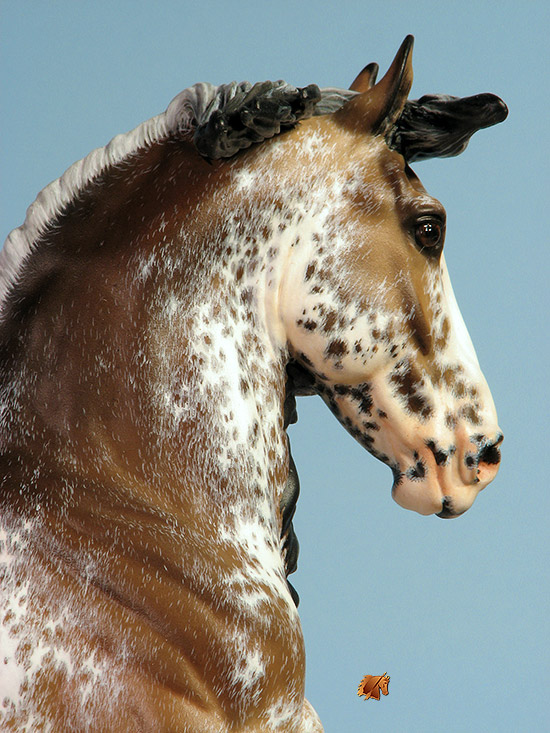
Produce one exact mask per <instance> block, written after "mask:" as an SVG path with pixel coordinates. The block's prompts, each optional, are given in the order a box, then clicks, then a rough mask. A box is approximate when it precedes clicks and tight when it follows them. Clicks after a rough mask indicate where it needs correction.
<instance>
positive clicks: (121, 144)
mask: <svg viewBox="0 0 550 733" xmlns="http://www.w3.org/2000/svg"><path fill="white" fill-rule="evenodd" d="M354 95H355V92H351V91H348V90H343V89H333V88H330V89H319V87H317V86H315V85H313V84H312V85H310V86H308V87H305V88H304V89H299V88H296V87H293V86H292V85H290V84H287V83H286V82H284V81H276V82H262V83H259V84H254V85H252V84H250V83H249V82H241V83H237V82H232V83H231V84H222V85H221V86H214V85H213V84H207V83H200V84H195V85H194V86H192V87H189V88H188V89H185V90H184V91H183V92H181V93H180V94H178V96H177V97H175V98H174V99H173V100H172V102H171V103H170V105H169V106H168V108H167V109H166V111H165V112H163V113H162V114H160V115H157V116H156V117H153V118H152V119H150V120H147V121H146V122H143V123H142V124H141V125H139V126H138V127H136V128H135V129H134V130H132V131H131V132H128V133H126V134H123V135H117V137H115V138H113V140H111V142H110V143H109V144H108V145H106V146H105V147H103V148H97V149H96V150H94V151H92V152H91V153H90V154H89V155H87V156H86V157H85V158H83V159H82V160H80V161H78V162H76V163H74V164H73V165H72V166H71V167H70V168H68V169H67V170H66V171H65V173H64V174H63V175H62V176H61V177H60V178H58V179H57V180H55V181H53V182H52V183H50V184H49V185H48V186H46V188H44V189H43V190H42V191H40V193H39V194H38V196H37V197H36V200H35V201H34V203H32V204H31V205H30V206H29V208H28V210H27V215H26V218H25V221H24V223H23V224H22V225H21V226H20V227H18V228H17V229H14V230H13V231H12V232H11V233H10V234H9V235H8V237H7V239H6V241H5V243H4V247H3V249H2V251H1V252H0V320H1V319H2V315H3V313H4V312H5V304H6V299H7V297H8V295H9V293H10V291H11V290H12V288H13V287H14V285H16V283H17V280H18V277H19V275H20V273H21V271H22V267H23V264H24V262H25V261H26V260H27V258H28V257H29V256H30V255H31V254H32V252H33V250H34V249H35V248H36V247H37V245H38V243H39V241H40V239H41V238H42V237H44V235H46V234H47V233H48V232H49V231H51V230H52V229H53V228H54V227H55V226H56V223H57V222H58V221H59V218H60V217H61V216H62V215H63V212H64V211H65V210H66V209H67V207H68V206H70V205H71V204H72V203H73V202H74V201H76V200H77V199H78V197H79V195H80V194H82V193H83V192H84V191H85V190H86V189H87V188H88V187H89V186H90V185H92V184H93V182H94V181H95V180H97V179H98V178H99V177H101V176H102V175H103V174H104V173H105V172H106V171H107V170H108V169H112V168H113V167H117V166H121V165H123V164H124V163H125V161H128V160H129V159H130V158H131V157H132V156H134V155H136V154H138V153H139V151H140V150H143V149H146V148H148V147H150V146H151V145H153V144H154V143H157V142H162V141H165V140H168V139H192V140H193V142H194V144H195V146H196V148H197V150H198V152H199V153H200V154H201V155H203V156H204V157H206V158H226V157H230V156H232V155H235V154H236V153H238V152H239V150H242V149H244V148H247V147H249V146H250V145H252V144H254V143H257V142H261V141H262V140H265V139H267V138H270V137H273V136H274V135H277V134H279V133H280V132H282V131H284V130H285V129H290V128H291V127H293V126H294V125H295V124H296V123H297V122H298V121H299V120H300V119H304V118H306V117H310V116H312V115H324V114H330V113H332V112H335V111H336V110H338V109H340V107H342V106H343V105H344V104H346V102H347V101H348V100H349V99H350V98H351V97H353V96H354Z"/></svg>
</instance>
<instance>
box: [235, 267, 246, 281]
mask: <svg viewBox="0 0 550 733" xmlns="http://www.w3.org/2000/svg"><path fill="white" fill-rule="evenodd" d="M243 274H244V267H243V266H242V265H239V267H238V268H237V272H236V274H235V278H236V279H237V280H240V279H241V278H242V276H243Z"/></svg>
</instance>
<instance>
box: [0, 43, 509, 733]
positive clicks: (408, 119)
mask: <svg viewBox="0 0 550 733" xmlns="http://www.w3.org/2000/svg"><path fill="white" fill-rule="evenodd" d="M411 48H412V39H411V38H410V37H409V38H407V39H406V40H405V42H404V43H403V45H402V47H401V49H400V51H399V53H398V55H397V57H396V59H395V60H394V62H393V64H392V66H391V67H390V69H389V71H388V72H387V74H386V75H385V76H384V78H383V79H382V80H381V81H380V82H378V83H376V82H375V77H376V70H377V69H376V66H375V65H373V64H371V65H370V66H368V67H366V68H365V69H364V71H363V72H362V73H361V74H360V75H359V76H358V77H357V79H356V81H355V82H354V84H353V85H352V88H351V90H338V89H324V90H319V89H318V87H316V86H315V85H311V86H309V87H306V88H305V89H296V88H294V87H291V86H290V85H288V84H285V83H284V82H276V83H271V82H266V83H263V84H257V85H254V86H251V85H249V84H246V83H244V84H230V85H225V86H222V87H213V86H211V85H206V84H200V85H196V86H195V87H192V88H191V89H188V90H186V91H185V92H182V94H180V95H179V96H178V97H176V99H175V100H174V101H173V102H172V104H171V105H170V106H169V107H168V109H167V111H166V112H165V113H164V114H162V115H159V116H158V117H156V118H153V119H152V120H150V121H149V122H147V123H144V124H143V125H140V126H139V127H138V128H136V130H134V131H133V132H131V133H129V134H128V135H124V136H119V137H118V138H115V139H114V140H113V141H112V142H111V143H110V144H109V146H107V147H106V148H103V149H100V150H97V151H94V152H93V153H91V154H90V155H89V156H88V157H87V158H85V159H84V160H83V161H81V162H80V163H76V164H75V165H74V166H72V167H71V168H70V169H69V170H68V171H67V172H66V173H65V174H64V175H63V176H62V177H61V178H60V179H59V180H57V181H55V182H54V183H52V184H50V186H48V187H47V188H46V189H45V190H44V191H43V192H42V193H41V194H40V195H39V197H38V198H37V200H36V202H35V203H34V204H33V206H31V208H30V209H29V211H28V214H27V219H26V221H25V223H24V224H23V226H22V227H20V228H19V229H17V230H15V231H14V232H12V234H11V235H10V236H9V237H8V240H7V241H6V244H5V247H4V250H3V252H2V255H1V256H0V266H1V268H2V270H1V273H0V305H1V309H2V310H1V322H0V341H1V346H0V350H1V351H0V385H1V395H2V396H1V403H0V445H1V457H0V469H1V481H2V484H1V487H2V488H1V492H0V510H1V515H0V517H1V519H0V583H1V586H0V587H1V595H0V648H1V654H0V720H1V722H2V730H7V731H23V730H27V731H32V730H52V731H92V730H93V731H132V733H133V732H134V731H155V732H156V731H178V732H179V733H182V732H184V731H188V732H189V731H201V732H206V731H215V732H216V733H220V732H222V731H296V732H300V733H304V732H305V731H320V730H322V727H321V723H320V721H319V719H318V717H317V715H316V714H315V712H314V710H313V708H312V707H311V706H310V705H309V703H308V702H307V701H306V700H305V698H304V645H303V637H302V632H301V627H300V621H299V617H298V613H297V608H296V601H297V598H296V595H295V594H294V593H293V591H292V588H291V586H290V585H289V584H288V582H287V579H286V576H287V575H288V574H289V573H290V572H292V571H293V570H294V569H295V567H296V553H297V541H296V539H295V536H294V532H293V529H292V515H293V513H294V510H295V505H296V499H297V494H298V482H297V475H296V470H295V468H294V464H293V462H292V459H291V457H290V451H289V445H288V439H287V436H286V428H287V427H288V425H289V424H290V423H291V422H293V421H294V420H295V402H294V398H295V396H296V395H300V394H302V395H303V394H319V395H320V396H321V397H322V398H323V400H324V401H325V402H326V403H327V404H328V406H329V407H330V409H331V410H332V411H333V412H334V414H335V415H336V416H337V417H338V419H339V420H340V421H341V423H342V424H343V425H344V427H345V428H346V429H347V430H348V432H350V433H351V434H352V435H353V436H354V437H355V438H356V439H357V440H358V441H359V442H360V443H361V444H362V445H363V446H364V447H365V448H366V449H367V450H368V451H369V452H370V453H372V454H373V455H375V456H376V457H377V458H379V459H380V460H382V461H384V462H385V463H387V464H388V466H390V468H391V469H392V472H393V477H394V481H393V496H394V498H395V499H396V501H397V502H398V503H400V504H401V505H402V506H404V507H407V508H409V509H413V510H415V511H417V512H420V513H421V514H437V515H439V516H443V517H445V516H457V515H459V514H461V513H463V512H464V511H466V509H468V508H469V507H470V506H471V504H472V502H473V501H474V499H475V497H476V495H477V494H478V492H479V491H480V490H481V489H483V488H484V487H485V486H486V485H487V484H488V483H489V482H490V481H491V480H492V479H493V478H494V476H495V474H496V472H497V469H498V464H499V460H500V455H499V449H498V445H499V443H500V442H501V440H502V435H501V433H500V430H499V428H498V425H497V419H496V414H495V409H494V406H493V402H492V399H491V395H490V393H489V390H488V387H487V385H486V382H485V380H484V378H483V376H482V373H481V371H480V369H479V365H478V362H477V359H476V356H475V352H474V349H473V347H472V344H471V341H470V339H469V337H468V333H467V331H466V328H465V326H464V323H463V321H462V318H461V316H460V313H459V310H458V307H457V305H456V302H455V299H454V296H453V293H452V289H451V285H450V281H449V277H448V274H447V269H446V266H445V262H444V258H443V254H442V247H443V240H444V234H445V212H444V209H443V207H442V206H441V204H440V203H439V202H438V201H436V200H435V199H434V198H432V197H431V196H429V195H428V194H427V193H426V191H425V190H424V188H423V187H422V185H421V183H420V182H419V180H418V178H417V177H416V176H415V174H414V173H413V172H412V170H411V168H410V167H409V163H411V162H413V161H415V160H420V159H422V158H426V157H434V156H446V155H453V154H456V153H458V152H460V151H461V150H462V149H464V147H465V146H466V143H467V141H468V138H469V136H470V135H471V134H472V133H473V132H475V130H477V129H479V128H481V127H485V126H488V125H490V124H494V123H495V122H498V121H500V120H502V119H504V117H505V116H506V108H505V106H504V105H503V103H502V102H501V101H500V100H498V99H497V98H496V97H493V96H492V95H478V96H477V97H472V98H468V99H457V98H452V97H442V96H429V97H423V98H421V99H420V100H416V101H415V100H412V101H408V100H407V96H408V93H409V90H410V86H411V82H412V68H411Z"/></svg>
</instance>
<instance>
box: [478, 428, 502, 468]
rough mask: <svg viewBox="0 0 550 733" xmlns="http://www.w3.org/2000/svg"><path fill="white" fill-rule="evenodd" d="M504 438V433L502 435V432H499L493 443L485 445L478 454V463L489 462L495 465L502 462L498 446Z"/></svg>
mask: <svg viewBox="0 0 550 733" xmlns="http://www.w3.org/2000/svg"><path fill="white" fill-rule="evenodd" d="M503 440H504V435H502V433H499V434H498V435H497V437H496V439H495V440H494V441H493V442H492V443H487V444H486V445H484V446H483V448H482V449H481V450H480V451H479V454H478V464H479V463H488V464H489V465H495V464H497V463H500V450H499V449H498V446H499V445H500V444H501V443H502V441H503Z"/></svg>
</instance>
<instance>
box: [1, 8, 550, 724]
mask: <svg viewBox="0 0 550 733" xmlns="http://www.w3.org/2000/svg"><path fill="white" fill-rule="evenodd" d="M548 7H549V4H548V3H546V2H543V1H542V0H541V2H524V3H518V2H516V1H514V2H510V1H509V0H501V2H499V3H494V2H484V0H475V1H474V2H472V1H471V0H469V1H467V2H461V3H456V4H455V3H450V2H442V1H441V0H439V2H429V1H428V0H415V1H414V2H410V1H408V0H403V1H402V2H396V1H395V0H394V1H391V0H390V1H389V2H388V1H386V2H380V3H374V2H369V1H368V0H362V1H356V2H345V1H343V0H342V1H341V2H338V3H334V2H331V3H329V2H326V3H325V2H316V1H315V0H301V1H300V2H298V1H297V0H294V1H293V2H288V1H287V0H278V1H277V2H273V3H272V2H262V1H261V0H255V1H254V2H238V1H234V2H201V3H199V2H196V1H195V0H194V1H193V2H191V1H185V0H182V1H180V2H175V1H173V0H165V1H164V2H163V1H162V0H158V1H157V2H153V0H150V2H138V1H136V2H130V1H129V0H116V1H115V2H113V1H112V0H110V1H109V2H105V1H104V0H95V1H94V2H91V1H90V2H79V1H77V0H66V1H61V0H60V1H55V0H50V1H49V2H43V1H41V2H30V1H29V0H3V1H2V2H1V3H0V10H1V19H0V23H1V31H0V32H1V39H0V40H1V42H0V60H1V69H0V75H1V100H2V104H1V136H0V145H1V160H2V163H1V174H2V178H1V181H2V192H1V206H2V211H1V227H0V231H1V233H2V235H7V233H8V232H9V231H10V229H12V228H13V227H15V226H18V225H19V224H20V223H22V221H23V218H24V215H25V209H26V207H27V206H28V205H29V204H30V203H31V202H32V201H33V199H34V198H35V196H36V194H37V192H38V191H39V190H40V189H41V188H42V187H43V186H44V185H46V183H48V182H49V181H50V180H51V179H53V178H56V177H58V176H59V175H60V174H61V173H62V172H63V171H64V169H65V168H67V167H68V166H69V165H70V164H71V163H72V162H73V161H75V160H76V159H78V158H81V157H83V156H84V155H86V154H87V153H88V152H89V151H90V150H91V149H92V148H94V147H97V146H99V145H104V144H105V143H106V142H107V141H108V140H109V139H110V138H111V137H112V136H113V135H115V134H116V133H119V132H124V131H126V130H128V129H130V128H132V127H134V126H135V125H137V124H138V123H140V122H142V121H143V120H145V119H147V118H149V117H151V116H153V115H154V114H156V113H157V112H159V111H162V110H163V109H165V107H166V106H167V104H168V103H169V101H170V100H171V99H172V97H173V96H175V94H177V93H178V92H179V91H180V90H181V89H183V88H184V87H186V86H189V85H190V84H192V83H194V82H196V81H212V82H215V83H221V82H227V81H230V80H233V79H236V80H242V79H247V80H250V81H259V80H264V79H277V78H284V79H285V80H287V81H289V82H292V83H294V84H296V85H305V84H308V83H310V82H315V83H317V84H319V85H321V86H323V85H324V86H332V85H335V86H348V85H349V83H350V82H351V81H352V80H353V78H354V77H355V75H356V74H357V73H358V72H359V70H360V69H361V68H362V67H363V66H364V65H365V64H366V63H368V62H370V61H374V60H375V61H378V62H379V63H380V65H381V68H382V70H384V69H385V68H387V65H388V64H389V63H390V61H391V60H392V58H393V55H394V53H395V52H396V50H397V48H398V46H399V44H400V42H401V41H402V39H403V37H404V36H405V35H406V34H407V33H413V34H414V35H415V36H416V46H415V51H414V66H415V80H416V81H415V84H414V87H413V93H412V96H420V95H421V94H423V93H429V92H443V93H449V94H456V95H468V94H474V93H477V92H484V91H491V92H495V93H497V94H499V95H500V96H502V97H503V99H504V100H505V101H506V102H507V103H508V105H509V107H510V116H509V118H508V120H507V121H506V122H505V123H504V124H502V125H500V126H498V127H496V128H493V129H491V130H488V131H482V132H480V133H478V134H477V135H476V136H475V138H474V139H473V141H472V142H471V144H470V147H469V148H468V150H467V151H466V153H464V154H463V155H462V156H460V157H459V158H454V159H450V160H436V161H429V162H426V163H419V164H416V166H415V169H416V172H417V173H418V174H419V176H420V177H421V179H422V180H423V183H424V185H425V186H426V188H427V189H428V190H429V191H430V193H432V194H433V195H435V196H436V197H437V198H439V199H440V200H441V201H442V202H443V203H444V205H445V206H446V208H447V212H448V235H447V243H446V252H447V261H448V264H449V268H450V271H451V277H452V280H453V284H454V287H455V291H456V295H457V298H458V300H459V303H460V305H461V308H462V312H463V315H464V317H465V320H466V323H467V324H468V327H469V330H470V333H471V336H472V339H473V341H474V344H475V345H476V348H477V352H478V356H479V358H480V361H481V364H482V367H483V368H484V371H485V374H486V376H487V379H488V381H489V384H490V386H491V388H492V391H493V396H494V398H495V402H496V404H497V408H498V410H499V415H500V420H501V427H502V428H503V430H504V432H505V435H506V438H505V442H504V445H503V464H502V468H501V471H500V474H499V476H498V478H497V479H496V481H495V482H494V483H493V484H491V486H490V487H488V488H487V489H486V490H485V491H484V492H483V494H482V495H481V496H480V497H479V498H478V500H477V502H476V503H475V505H474V507H473V508H472V509H471V510H470V511H469V512H468V513H467V514H466V515H464V516H463V517H461V518H459V519H457V520H453V521H442V520H439V519H437V518H435V517H430V518H425V517H421V516H419V515H416V514H412V513H410V512H407V511H405V510H403V509H401V508H400V507H398V506H397V505H396V504H394V503H393V502H392V500H391V497H390V488H391V475H390V471H389V470H388V469H387V468H386V467H384V466H382V465H381V464H378V463H377V462H376V461H375V460H374V459H373V458H372V457H370V456H369V455H368V454H367V453H365V452H364V451H363V449H362V448H360V446H358V445H356V444H355V443H354V441H353V439H352V438H351V437H349V436H348V435H347V433H345V432H344V431H343V429H342V428H341V427H340V426H339V425H338V424H337V423H336V421H335V420H334V418H333V417H332V416H331V415H330V414H329V412H328V410H327V409H326V408H325V407H324V405H323V404H322V403H321V402H320V400H317V399H313V398H308V399H302V400H300V402H299V410H300V422H299V423H298V425H297V426H296V427H294V428H293V429H292V439H293V445H294V454H295V459H296V463H297V465H298V470H299V472H300V476H301V480H302V496H301V499H300V502H299V506H298V513H297V519H296V526H297V531H298V536H299V538H300V542H301V548H302V549H301V556H300V569H299V572H298V573H297V574H296V575H295V576H294V583H295V585H296V587H297V589H298V591H299V593H300V595H301V599H302V602H301V606H300V613H301V617H302V622H303V627H304V634H305V638H306V648H307V660H308V670H307V679H308V683H307V687H308V697H309V698H310V700H311V701H312V703H313V705H314V706H315V707H316V709H317V710H318V712H319V713H320V715H321V717H322V719H323V721H324V724H325V726H326V730H327V732H335V733H340V732H342V731H344V732H348V731H352V732H355V731H391V732H392V733H394V732H395V731H419V732H422V733H426V732H431V731H444V732H446V731H449V732H450V731H457V732H458V731H460V732H462V731H499V732H503V731H543V730H544V731H545V730H549V725H550V724H549V723H548V688H549V683H550V675H549V656H550V655H549V629H550V625H549V622H548V618H549V583H548V565H549V563H548V560H549V558H548V549H549V541H548V520H549V515H550V511H549V510H550V500H549V497H550V486H549V479H548V454H549V452H550V446H549V431H548V423H549V404H548V377H549V369H548V357H549V346H548V320H547V319H548V303H549V297H548V290H549V280H548V275H549V268H548V264H549V263H548V204H549V201H548V193H549V191H548V160H549V158H548V152H549V151H548V136H547V129H548V120H549V119H550V108H549V102H548V100H549V98H550V93H549V88H548V87H549V85H548V76H549V74H548V61H549V59H548V43H547V38H548V34H549V33H550V23H549V14H548ZM0 656H1V655H0ZM384 672H387V673H388V674H390V676H391V682H390V688H389V689H390V694H389V696H388V697H384V698H382V700H381V701H379V702H376V701H368V702H365V701H363V700H360V699H359V698H358V697H357V696H356V689H357V685H358V683H359V681H360V679H361V677H362V676H363V675H364V674H382V673H384Z"/></svg>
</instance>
